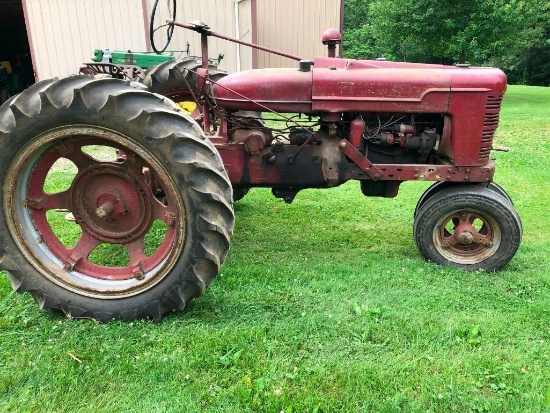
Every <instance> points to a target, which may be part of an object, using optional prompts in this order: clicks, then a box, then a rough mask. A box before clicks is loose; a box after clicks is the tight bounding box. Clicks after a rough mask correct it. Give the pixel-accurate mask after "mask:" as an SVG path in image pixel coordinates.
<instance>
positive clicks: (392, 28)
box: [344, 0, 550, 85]
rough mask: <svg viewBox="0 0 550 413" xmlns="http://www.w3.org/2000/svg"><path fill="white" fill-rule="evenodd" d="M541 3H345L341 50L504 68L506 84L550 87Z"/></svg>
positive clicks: (548, 9) (548, 28)
mask: <svg viewBox="0 0 550 413" xmlns="http://www.w3.org/2000/svg"><path fill="white" fill-rule="evenodd" d="M549 36H550V5H549V4H548V2H547V1H544V0H439V1H436V0H346V2H345V15H344V51H345V54H346V56H348V57H354V58H362V59H365V58H374V57H381V56H384V57H386V58H389V59H392V60H406V61H418V62H427V63H466V62H467V63H471V64H475V65H496V66H499V67H501V68H502V69H504V70H505V71H506V72H507V73H508V75H509V78H510V82H511V83H527V84H538V85H549V84H550V41H549Z"/></svg>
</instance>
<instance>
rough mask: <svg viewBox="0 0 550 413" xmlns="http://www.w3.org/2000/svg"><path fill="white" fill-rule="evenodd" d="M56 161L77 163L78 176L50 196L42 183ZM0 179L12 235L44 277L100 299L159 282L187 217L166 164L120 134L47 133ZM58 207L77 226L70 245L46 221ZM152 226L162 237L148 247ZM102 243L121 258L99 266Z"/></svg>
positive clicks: (81, 129)
mask: <svg viewBox="0 0 550 413" xmlns="http://www.w3.org/2000/svg"><path fill="white" fill-rule="evenodd" d="M91 146H101V147H108V148H116V149H117V150H118V153H119V156H118V157H117V159H115V160H112V159H111V160H109V161H102V160H99V159H97V158H95V157H93V156H89V155H87V154H86V153H85V152H84V151H83V148H84V147H91ZM62 158H64V159H68V160H69V161H71V162H72V163H73V165H74V166H76V169H77V172H76V175H75V176H74V178H73V179H70V183H69V185H68V188H67V189H64V190H62V191H59V192H53V193H50V192H48V191H46V190H45V183H46V180H47V179H48V177H49V176H50V175H49V173H50V172H51V171H52V166H53V165H54V164H55V163H56V162H57V161H58V160H60V159H62ZM5 182H6V186H5V188H4V192H5V195H6V196H5V197H4V209H5V211H6V215H7V223H8V228H9V230H10V233H11V234H12V237H13V238H14V240H15V242H16V244H17V245H18V246H19V248H20V249H21V251H22V252H23V254H24V255H25V256H26V258H27V259H28V260H29V262H30V263H31V264H32V265H33V266H34V267H35V268H36V269H37V270H38V271H39V272H40V273H41V274H42V275H44V276H45V277H46V278H48V279H50V280H51V281H53V282H54V283H56V284H58V285H60V286H62V287H63V288H65V289H68V290H70V291H73V292H76V293H78V294H80V295H84V296H89V297H96V298H103V299H105V298H122V297H126V296H132V295H136V294H139V293H142V292H144V291H145V290H148V289H150V288H152V287H153V286H154V285H156V284H157V283H159V282H160V281H162V279H164V278H165V277H166V276H167V275H168V274H169V273H170V271H171V270H172V268H173V266H174V265H175V263H176V260H177V258H178V257H179V256H181V254H182V250H183V248H184V244H185V238H186V237H185V225H184V223H185V221H186V214H185V208H184V205H183V201H182V199H181V196H180V194H179V191H178V188H177V186H176V184H175V183H174V181H173V179H172V178H171V176H170V175H169V173H168V172H167V170H166V169H165V168H164V166H163V165H161V164H160V163H159V162H158V161H157V159H156V158H155V157H154V156H153V155H152V154H151V153H150V152H149V151H148V150H146V149H145V148H144V147H143V146H142V145H139V144H138V143H137V142H135V141H134V140H133V139H131V138H129V137H128V136H126V135H122V134H120V133H118V132H116V131H113V130H110V129H107V128H102V127H97V126H82V125H80V126H71V127H61V128H57V129H52V130H49V131H46V132H44V133H42V134H40V135H38V136H37V137H35V138H34V139H33V140H32V142H31V143H30V144H29V145H27V146H26V147H25V148H23V150H21V151H20V152H19V153H18V155H16V157H15V158H14V161H13V162H12V164H11V165H10V167H9V169H8V172H7V174H6V181H5ZM84 197H86V199H85V200H84V199H83V198H84ZM63 210H68V211H70V212H71V213H72V214H73V216H74V218H75V221H76V225H77V226H79V227H80V231H81V235H80V237H79V238H78V239H77V240H76V242H75V243H74V246H67V245H65V244H64V242H63V240H62V236H60V235H59V232H58V231H54V230H53V228H52V224H51V223H50V217H51V215H52V213H53V212H55V211H63ZM52 211H53V212H52ZM73 225H74V224H73ZM158 227H161V228H162V231H161V232H162V234H161V235H160V238H159V239H157V240H156V241H155V242H153V244H154V245H153V247H152V248H153V250H149V251H146V249H147V245H146V244H150V243H149V240H150V234H151V231H153V230H154V229H158ZM100 246H101V247H105V246H106V251H107V252H108V251H110V249H112V248H116V247H118V248H119V250H124V249H125V250H126V255H127V262H125V263H123V264H122V265H120V264H116V265H109V264H107V265H105V264H104V263H101V262H100V263H97V262H96V261H95V260H93V259H91V258H90V257H91V256H92V253H93V252H94V251H95V250H96V248H98V247H100ZM100 261H101V260H100Z"/></svg>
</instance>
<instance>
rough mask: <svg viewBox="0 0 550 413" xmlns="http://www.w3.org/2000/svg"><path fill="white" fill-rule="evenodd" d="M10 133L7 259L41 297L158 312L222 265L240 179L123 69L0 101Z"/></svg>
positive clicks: (105, 310)
mask: <svg viewBox="0 0 550 413" xmlns="http://www.w3.org/2000/svg"><path fill="white" fill-rule="evenodd" d="M0 145H2V148H3V150H2V152H1V153H0V181H1V185H2V188H3V209H2V211H1V212H0V269H2V270H6V271H7V272H8V277H9V279H10V281H11V284H12V286H13V288H14V290H15V291H17V292H19V293H22V292H25V291H27V292H29V293H30V294H31V295H32V297H33V298H34V299H35V301H36V302H37V303H38V305H39V307H40V308H41V309H43V310H49V309H52V308H55V309H59V310H61V311H63V312H64V313H65V314H66V315H67V316H68V317H85V318H94V319H98V320H100V321H107V320H110V319H113V318H117V319H124V320H128V321H130V320H134V319H136V318H150V319H154V320H158V319H160V318H161V316H162V314H163V313H166V312H167V311H171V310H177V309H183V308H184V307H185V305H186V304H187V303H188V302H189V300H191V299H192V298H193V297H197V296H199V295H201V293H202V292H203V291H204V289H205V288H206V287H207V286H208V285H209V284H210V282H211V281H212V280H213V279H214V277H215V276H216V275H217V273H218V271H219V269H220V266H221V264H222V263H223V261H224V259H225V257H226V255H227V251H228V249H229V237H230V235H231V233H232V231H233V224H234V216H233V208H232V191H231V185H230V183H229V180H228V178H227V175H226V173H225V171H224V168H223V163H222V161H221V158H220V156H219V154H218V153H217V151H216V149H215V148H214V146H213V145H212V144H211V143H210V142H209V141H208V140H207V139H206V138H205V136H204V134H203V133H202V131H201V129H200V128H199V127H198V126H197V124H196V123H195V122H194V121H193V120H192V119H191V118H189V117H188V116H185V115H183V114H182V113H181V112H179V110H178V109H176V108H175V106H174V105H173V103H172V102H170V101H168V100H166V99H163V98H162V97H159V96H158V95H154V94H151V93H148V92H144V91H141V90H136V89H135V88H133V87H131V86H129V84H128V83H126V82H123V81H119V80H116V79H99V80H94V79H92V78H91V77H88V76H74V77H69V78H65V79H62V80H59V81H53V80H51V81H44V82H41V83H38V84H36V85H34V86H32V87H30V88H29V89H27V90H26V91H24V92H22V93H21V94H20V95H18V96H17V97H15V98H14V99H12V100H11V101H10V102H9V104H6V105H4V106H2V107H1V108H0ZM117 154H118V155H117ZM121 154H122V155H121ZM67 211H69V212H70V213H71V214H72V216H74V219H75V221H76V222H71V221H69V220H66V219H65V215H67Z"/></svg>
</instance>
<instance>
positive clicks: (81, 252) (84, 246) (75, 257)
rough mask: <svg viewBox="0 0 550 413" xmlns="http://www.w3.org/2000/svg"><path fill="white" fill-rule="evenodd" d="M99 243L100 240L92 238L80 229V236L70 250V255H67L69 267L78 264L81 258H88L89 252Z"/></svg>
mask: <svg viewBox="0 0 550 413" xmlns="http://www.w3.org/2000/svg"><path fill="white" fill-rule="evenodd" d="M100 244H101V241H100V240H98V239H97V238H94V237H93V236H91V235H90V234H88V233H87V232H86V231H82V236H81V237H80V239H79V240H78V242H77V244H76V246H75V247H74V248H73V249H72V250H70V252H71V255H70V257H69V263H68V265H69V267H70V268H71V269H72V268H74V267H75V266H77V265H78V262H79V261H81V260H86V261H87V260H88V256H89V255H90V254H91V252H92V251H93V250H94V249H95V248H96V247H97V246H98V245H100Z"/></svg>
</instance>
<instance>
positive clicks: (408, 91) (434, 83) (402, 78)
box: [213, 57, 506, 114]
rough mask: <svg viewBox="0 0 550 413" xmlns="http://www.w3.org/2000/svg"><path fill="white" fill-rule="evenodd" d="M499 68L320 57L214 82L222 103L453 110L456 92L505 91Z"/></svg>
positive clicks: (306, 109)
mask: <svg viewBox="0 0 550 413" xmlns="http://www.w3.org/2000/svg"><path fill="white" fill-rule="evenodd" d="M505 89H506V76H505V75H504V73H502V72H501V71H500V70H498V69H494V68H479V67H466V66H465V67H456V66H443V65H430V64H420V63H402V62H388V61H372V60H353V59H338V58H328V57H318V58H317V59H315V62H314V66H313V69H312V70H310V71H307V72H301V71H299V70H298V68H296V69H256V70H249V71H244V72H238V73H234V74H231V75H228V76H226V77H224V78H223V79H221V80H220V81H219V84H218V85H214V87H213V97H214V99H215V100H216V103H217V104H218V105H219V106H220V107H224V108H228V109H233V110H255V111H265V108H266V107H267V108H269V109H270V110H275V111H282V112H302V113H315V112H335V113H336V112H350V111H351V112H371V111H372V112H379V111H383V112H403V111H406V112H425V113H428V112H432V113H445V114H446V113H450V105H451V92H457V93H458V94H464V93H467V94H469V93H473V94H479V95H480V96H479V97H480V99H481V100H483V101H485V98H486V96H487V95H502V94H503V93H504V91H505Z"/></svg>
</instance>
